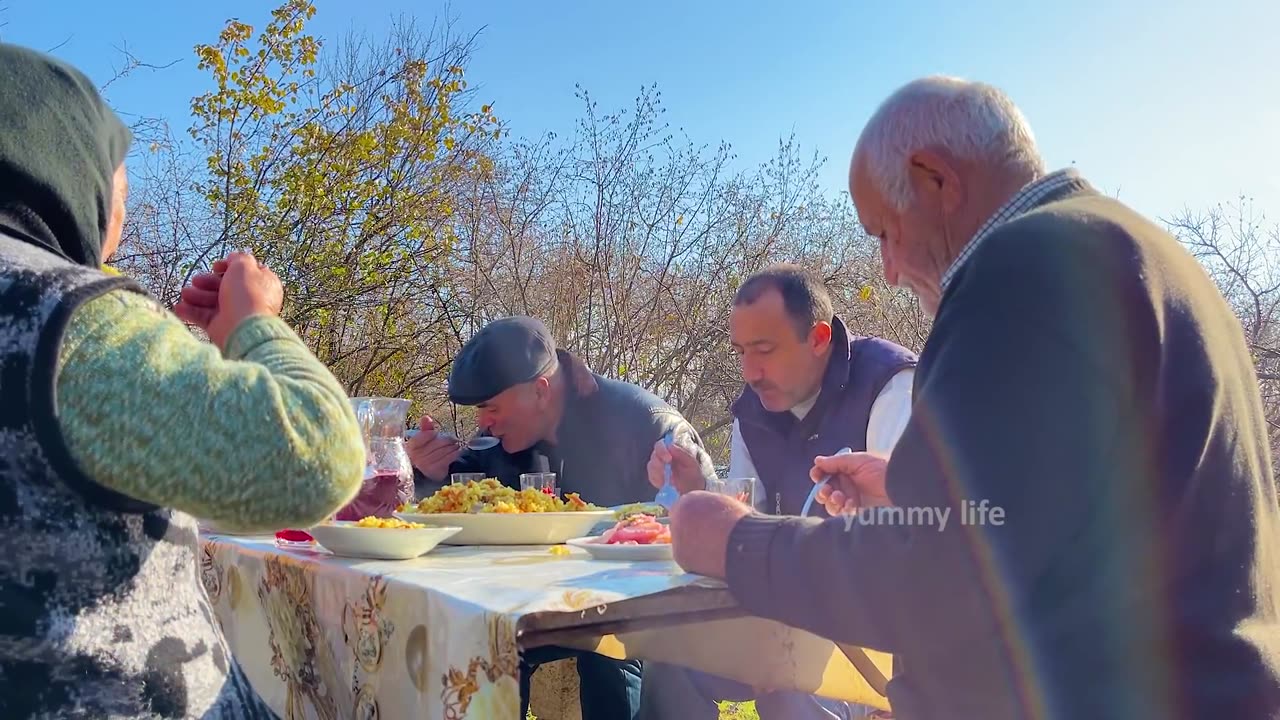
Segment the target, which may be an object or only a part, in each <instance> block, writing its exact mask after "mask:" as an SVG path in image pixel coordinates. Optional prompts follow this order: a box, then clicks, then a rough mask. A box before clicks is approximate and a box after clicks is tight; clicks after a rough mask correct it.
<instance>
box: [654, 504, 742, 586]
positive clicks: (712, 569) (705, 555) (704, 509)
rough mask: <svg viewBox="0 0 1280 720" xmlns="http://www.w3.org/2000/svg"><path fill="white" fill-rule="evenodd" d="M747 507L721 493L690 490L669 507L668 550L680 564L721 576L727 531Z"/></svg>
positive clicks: (702, 572) (695, 571)
mask: <svg viewBox="0 0 1280 720" xmlns="http://www.w3.org/2000/svg"><path fill="white" fill-rule="evenodd" d="M750 514H751V508H749V507H747V506H746V505H744V504H742V503H740V502H738V501H737V500H734V499H733V498H730V497H726V496H724V495H716V494H715V493H709V492H691V493H689V494H688V495H685V496H684V497H682V498H680V499H679V500H678V501H676V504H675V507H673V508H671V545H672V546H671V551H672V553H673V554H674V555H675V560H676V562H677V563H678V564H679V565H680V567H682V568H684V569H685V570H686V571H688V572H691V573H696V574H698V575H706V576H707V577H713V578H717V579H720V580H723V579H724V576H725V555H726V554H727V552H728V547H729V533H731V532H733V526H734V525H737V524H738V521H739V520H741V519H742V518H744V517H746V516H747V515H750Z"/></svg>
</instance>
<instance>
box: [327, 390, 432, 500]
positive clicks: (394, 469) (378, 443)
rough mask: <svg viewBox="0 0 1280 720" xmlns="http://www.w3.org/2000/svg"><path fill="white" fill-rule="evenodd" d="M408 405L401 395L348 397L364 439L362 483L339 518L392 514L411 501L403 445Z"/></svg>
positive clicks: (410, 470) (410, 468) (410, 467)
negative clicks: (392, 396) (399, 396)
mask: <svg viewBox="0 0 1280 720" xmlns="http://www.w3.org/2000/svg"><path fill="white" fill-rule="evenodd" d="M410 404H411V403H410V401H409V400H405V399H403V398H385V397H357V398H351V405H352V407H353V408H354V409H355V412H356V419H357V420H359V421H360V434H361V435H362V436H363V438H364V447H365V466H364V482H363V484H362V485H361V487H360V492H359V493H358V494H357V495H356V497H355V499H354V500H352V501H351V502H350V503H348V504H347V506H346V507H344V508H342V509H341V510H339V511H338V514H337V516H336V517H337V519H338V520H359V519H360V518H363V517H369V516H374V517H391V516H392V513H394V512H395V511H396V509H397V508H398V507H400V506H401V505H403V504H404V503H408V502H413V465H412V463H410V462H409V453H408V452H406V451H405V448H404V428H405V418H406V417H407V416H408V414H409V406H410Z"/></svg>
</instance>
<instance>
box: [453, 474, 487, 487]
mask: <svg viewBox="0 0 1280 720" xmlns="http://www.w3.org/2000/svg"><path fill="white" fill-rule="evenodd" d="M483 479H484V473H454V474H452V475H450V476H449V483H450V484H451V485H466V484H467V483H469V482H473V481H474V482H480V481H481V480H483Z"/></svg>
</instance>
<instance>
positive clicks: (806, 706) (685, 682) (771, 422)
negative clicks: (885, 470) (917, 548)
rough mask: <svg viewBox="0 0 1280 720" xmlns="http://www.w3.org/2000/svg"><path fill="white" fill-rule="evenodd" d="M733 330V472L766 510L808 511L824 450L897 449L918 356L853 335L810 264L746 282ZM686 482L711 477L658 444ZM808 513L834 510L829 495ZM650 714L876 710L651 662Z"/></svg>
mask: <svg viewBox="0 0 1280 720" xmlns="http://www.w3.org/2000/svg"><path fill="white" fill-rule="evenodd" d="M729 335H730V341H731V343H732V345H733V349H734V352H735V353H737V354H738V357H739V358H740V362H741V366H742V377H743V380H744V381H745V383H746V384H745V387H744V388H743V389H742V394H741V395H740V396H739V397H738V399H737V401H735V402H734V404H733V416H734V422H733V435H732V440H731V450H730V460H729V474H730V476H731V477H735V478H743V477H754V478H757V479H758V481H759V486H760V487H759V488H758V494H757V498H756V509H757V510H759V511H761V512H764V513H769V514H773V515H799V514H800V512H801V510H802V508H803V506H804V503H805V500H806V498H807V497H808V495H809V492H810V491H811V490H812V489H813V483H812V482H810V481H809V469H810V468H811V467H812V466H813V458H814V457H815V456H817V455H831V454H834V453H835V452H836V451H837V450H840V449H841V448H844V447H848V448H850V449H851V450H855V451H868V452H872V453H875V454H878V455H881V456H884V457H888V456H889V454H890V453H891V452H892V451H893V447H894V444H895V443H896V442H897V440H898V436H899V435H900V434H901V433H902V429H903V427H905V426H906V424H907V421H908V419H909V418H910V416H911V386H912V379H913V375H914V368H915V362H916V358H915V356H914V355H913V354H912V353H911V352H910V351H908V350H907V349H905V348H903V347H900V346H898V345H895V344H894V343H891V342H889V341H887V340H882V339H879V338H871V337H855V336H851V335H850V334H849V332H848V329H847V328H846V327H845V325H844V323H843V322H842V321H841V320H840V318H839V317H836V316H835V315H834V313H833V310H832V304H831V297H830V295H829V294H828V293H827V290H826V288H825V287H824V286H823V284H822V281H821V280H819V279H818V278H817V277H816V276H815V275H814V274H813V273H812V272H810V271H807V270H805V269H804V268H800V267H797V266H794V265H786V264H783V265H775V266H772V267H769V268H766V269H764V270H762V271H761V272H759V273H757V274H755V275H753V276H751V277H750V278H748V279H747V281H746V282H744V283H743V284H742V286H741V287H740V288H739V289H738V292H737V295H736V297H735V298H734V307H733V312H732V314H731V315H730V318H729ZM668 461H670V462H671V463H672V482H673V484H675V485H676V486H677V488H678V489H679V490H680V491H681V492H682V493H684V492H690V491H693V490H701V489H703V488H704V487H705V479H704V477H703V475H702V473H701V472H700V469H699V468H700V466H699V463H698V462H697V458H696V457H695V456H694V455H691V454H690V453H688V452H686V451H685V450H684V449H683V448H682V447H680V445H678V444H677V445H674V446H673V447H672V449H671V450H670V451H668V450H667V449H666V448H665V447H664V445H663V444H662V443H661V442H659V443H657V444H655V446H654V449H653V454H652V456H651V457H650V460H649V482H650V483H652V484H653V485H655V486H658V487H660V486H661V485H662V482H663V465H664V464H665V463H666V462H668ZM809 514H810V515H815V516H818V517H827V514H826V511H825V510H824V509H823V507H822V506H821V504H814V506H813V507H812V508H811V509H810V511H809ZM642 695H643V698H642V702H641V717H643V718H646V719H648V718H655V719H656V718H691V719H693V720H697V719H699V718H716V717H718V712H717V709H716V701H719V700H734V701H742V700H748V699H754V700H755V701H756V709H757V711H758V712H759V713H760V717H761V718H762V719H763V720H773V719H775V718H776V719H777V720H783V719H787V720H791V719H795V720H804V719H806V718H822V719H823V720H827V719H834V718H851V717H862V716H865V715H866V714H867V713H869V712H870V708H865V707H863V706H859V705H851V704H848V703H844V702H840V701H836V700H831V699H827V698H819V697H816V696H812V695H808V694H804V693H798V692H781V691H779V692H761V693H757V692H756V691H754V690H753V689H752V688H749V687H746V686H744V685H742V684H741V683H737V682H733V681H731V680H727V679H724V678H716V677H710V676H707V675H705V674H702V673H695V672H690V671H687V670H684V669H682V668H677V667H673V666H668V665H660V664H657V663H649V664H648V666H647V667H646V670H645V683H644V692H643V693H642Z"/></svg>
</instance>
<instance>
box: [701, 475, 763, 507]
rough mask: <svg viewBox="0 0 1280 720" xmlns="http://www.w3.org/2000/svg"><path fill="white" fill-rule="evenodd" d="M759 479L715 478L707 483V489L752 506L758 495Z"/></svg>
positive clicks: (754, 504)
mask: <svg viewBox="0 0 1280 720" xmlns="http://www.w3.org/2000/svg"><path fill="white" fill-rule="evenodd" d="M759 488H760V481H759V480H757V479H756V478H753V477H743V478H724V479H719V478H717V479H715V480H712V481H710V482H708V483H707V489H708V490H710V491H711V492H713V493H716V494H717V495H725V496H727V497H731V498H733V499H734V500H737V501H738V502H740V503H742V504H743V505H746V506H747V507H751V508H754V507H755V506H756V498H758V497H759V496H760V491H759Z"/></svg>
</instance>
